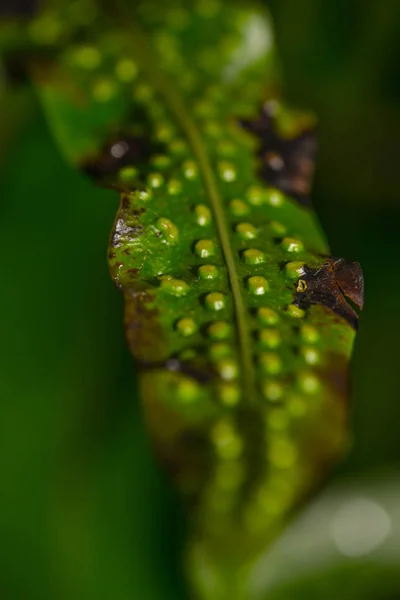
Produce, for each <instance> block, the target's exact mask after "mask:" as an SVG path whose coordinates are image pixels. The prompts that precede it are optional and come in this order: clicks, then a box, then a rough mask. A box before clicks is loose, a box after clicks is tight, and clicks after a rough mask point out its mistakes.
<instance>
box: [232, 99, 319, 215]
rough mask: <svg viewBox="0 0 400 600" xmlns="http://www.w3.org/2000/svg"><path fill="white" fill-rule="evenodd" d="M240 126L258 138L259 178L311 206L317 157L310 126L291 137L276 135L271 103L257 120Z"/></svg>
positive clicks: (314, 139) (276, 129) (245, 122)
mask: <svg viewBox="0 0 400 600" xmlns="http://www.w3.org/2000/svg"><path fill="white" fill-rule="evenodd" d="M240 122H241V124H242V126H243V127H245V128H246V129H247V130H249V131H251V132H252V133H253V134H255V135H256V136H257V137H258V138H259V141H260V145H259V147H258V150H257V156H258V157H259V159H260V162H261V165H260V169H259V173H258V174H259V177H261V179H263V180H264V181H266V183H267V184H268V185H270V186H273V187H276V188H278V189H279V190H281V191H282V192H283V193H284V194H287V195H288V196H291V197H293V198H295V199H296V200H297V201H298V202H300V203H301V204H302V205H304V206H311V202H310V192H311V185H312V180H313V175H314V165H315V157H316V153H317V139H316V133H315V129H314V128H311V127H310V126H309V127H308V128H306V129H304V130H303V131H302V132H301V133H299V134H297V135H295V136H294V137H283V136H282V135H280V134H279V133H278V128H277V125H276V118H275V117H274V110H273V104H271V103H266V104H265V105H264V107H263V109H262V111H261V114H260V116H259V117H258V119H256V120H252V121H250V120H241V121H240Z"/></svg>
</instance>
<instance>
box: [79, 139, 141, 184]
mask: <svg viewBox="0 0 400 600" xmlns="http://www.w3.org/2000/svg"><path fill="white" fill-rule="evenodd" d="M150 154H151V146H150V144H149V142H148V141H147V140H146V138H145V137H142V136H136V135H127V134H124V135H123V134H121V135H115V136H113V137H112V138H111V139H110V140H108V141H107V143H105V144H104V145H103V147H102V149H101V150H100V152H99V154H98V156H96V157H95V158H90V159H88V160H87V161H86V162H84V164H83V165H82V169H83V171H84V172H85V173H86V174H87V175H89V176H90V177H92V178H93V179H95V180H96V181H98V182H100V183H103V182H106V181H107V180H109V179H111V178H112V177H113V176H115V175H117V173H118V171H119V170H120V169H122V167H127V166H136V165H139V164H142V163H146V162H147V161H148V159H149V157H150Z"/></svg>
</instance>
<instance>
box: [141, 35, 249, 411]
mask: <svg viewBox="0 0 400 600" xmlns="http://www.w3.org/2000/svg"><path fill="white" fill-rule="evenodd" d="M132 47H133V50H134V54H135V59H136V60H137V61H138V62H139V63H140V64H141V65H142V67H143V68H144V69H145V71H146V72H147V74H148V75H149V77H150V78H151V80H152V84H153V85H154V87H155V88H156V89H158V90H159V92H160V93H161V94H162V95H163V96H164V98H165V100H166V101H167V103H168V105H169V107H170V109H171V112H173V114H174V115H175V118H176V119H177V121H178V122H179V123H180V125H181V127H182V129H183V131H184V132H185V134H186V136H187V139H188V142H189V143H190V145H191V148H192V150H193V153H194V156H195V157H196V159H197V161H198V165H199V170H200V173H201V175H202V178H203V182H204V186H205V188H206V191H207V193H208V196H209V199H210V204H211V207H212V209H213V213H214V216H215V222H216V228H217V232H218V236H219V239H220V243H221V247H222V252H223V256H224V259H225V262H226V266H227V269H228V275H229V281H230V286H231V291H232V297H233V303H234V311H235V317H236V325H237V332H238V338H239V349H240V362H241V373H242V388H243V398H244V400H245V401H246V402H247V403H252V402H254V400H255V397H256V389H255V372H254V364H253V358H252V343H251V333H250V330H249V327H248V320H247V309H246V305H245V301H244V297H243V294H242V291H241V287H240V283H239V275H238V271H237V268H236V263H235V258H234V255H233V251H232V247H231V243H230V236H229V230H228V227H227V225H226V220H225V213H224V209H223V204H222V198H221V195H220V193H219V190H218V185H217V182H216V178H215V175H214V172H213V169H212V167H211V164H210V162H209V160H208V157H207V152H206V149H205V147H204V143H203V140H202V137H201V135H200V132H199V130H198V128H197V127H196V125H195V123H194V121H193V119H192V118H191V116H190V114H189V113H188V111H187V110H186V106H185V104H184V102H183V99H182V97H181V95H180V94H179V93H178V92H177V91H176V89H175V88H174V87H172V86H171V85H170V84H169V81H168V79H167V78H166V77H165V75H164V72H163V71H162V70H161V69H158V67H157V66H156V62H157V61H156V60H155V58H156V57H155V56H154V60H151V58H150V56H151V54H153V52H152V50H151V48H150V46H149V44H148V43H147V40H146V38H145V36H144V34H143V33H142V32H141V31H140V30H139V29H138V28H137V27H134V32H133V35H132Z"/></svg>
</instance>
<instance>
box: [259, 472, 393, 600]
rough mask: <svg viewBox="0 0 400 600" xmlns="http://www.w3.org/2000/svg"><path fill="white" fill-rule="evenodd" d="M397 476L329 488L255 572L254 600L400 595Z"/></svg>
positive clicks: (366, 599)
mask: <svg viewBox="0 0 400 600" xmlns="http://www.w3.org/2000/svg"><path fill="white" fill-rule="evenodd" d="M399 548H400V477H399V473H398V472H397V471H388V472H386V473H381V474H377V473H376V472H374V473H369V474H366V475H364V476H363V477H362V478H360V476H358V477H357V478H353V480H350V481H345V480H343V481H342V482H338V483H336V484H335V485H332V486H330V487H329V488H328V489H326V490H325V491H324V493H323V494H321V496H320V497H319V498H318V499H317V500H316V501H314V502H313V503H312V504H311V505H310V506H309V507H308V508H307V509H305V511H304V512H303V513H302V514H301V515H300V516H299V517H298V518H297V519H296V520H295V521H294V523H292V525H291V526H290V527H289V528H288V530H287V531H286V532H285V533H284V534H283V535H282V536H281V538H280V539H279V540H278V541H277V542H276V543H275V544H274V546H273V547H272V549H271V551H270V552H269V553H267V554H266V555H265V557H264V558H263V559H262V560H260V562H259V563H258V565H257V566H256V567H255V569H254V571H253V574H252V578H253V581H254V588H255V589H256V592H255V595H254V598H255V599H257V600H258V599H260V600H266V599H267V598H268V599H271V600H292V599H293V600H294V599H296V598H303V597H304V598H312V599H314V598H324V600H325V599H326V600H331V599H332V600H333V599H334V598H337V597H338V596H340V597H341V598H343V599H344V600H378V599H379V600H383V599H386V598H397V597H398V596H399V594H400V553H399Z"/></svg>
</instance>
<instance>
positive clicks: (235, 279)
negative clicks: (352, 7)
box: [25, 0, 363, 600]
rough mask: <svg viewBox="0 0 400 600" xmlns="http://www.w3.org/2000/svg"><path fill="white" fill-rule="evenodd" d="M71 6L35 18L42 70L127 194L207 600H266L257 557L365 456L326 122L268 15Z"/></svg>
mask: <svg viewBox="0 0 400 600" xmlns="http://www.w3.org/2000/svg"><path fill="white" fill-rule="evenodd" d="M89 5H90V6H89ZM71 6H72V3H64V2H58V3H56V2H54V3H50V6H49V7H48V8H46V7H44V8H43V9H42V12H41V13H40V14H39V15H38V16H37V18H36V19H35V20H34V21H31V22H30V23H29V26H28V33H27V36H28V38H29V40H30V43H31V45H32V48H33V50H32V51H31V53H30V56H33V57H34V58H33V60H29V59H28V58H27V59H26V60H27V71H28V73H29V75H30V76H31V77H32V78H33V81H34V83H35V86H36V89H37V92H38V95H39V97H40V99H41V102H42V105H43V108H44V110H45V112H46V114H47V117H48V120H49V123H50V126H51V127H52V130H53V132H54V135H55V137H56V139H57V140H58V142H59V145H60V148H61V151H62V152H63V154H64V156H65V157H66V159H67V160H68V161H70V162H71V163H72V164H73V165H75V166H76V167H77V168H79V169H81V170H82V172H84V173H86V174H87V175H88V176H89V177H91V178H92V179H93V181H94V182H95V183H96V185H100V186H106V187H108V188H111V189H114V190H116V192H117V193H119V195H120V205H119V208H118V211H117V215H116V219H115V223H114V226H113V229H112V233H111V236H110V245H109V252H108V260H109V268H110V273H111V276H112V279H113V281H114V282H115V284H116V286H117V288H118V289H119V290H120V291H121V292H122V294H123V295H124V298H125V306H126V311H125V328H126V334H127V340H128V344H129V347H130V350H131V352H132V354H133V356H134V358H135V359H136V364H137V367H138V370H139V374H140V389H141V395H142V399H143V405H144V411H145V418H146V422H147V426H148V429H149V432H150V435H151V437H152V441H153V444H154V448H155V451H156V453H157V456H158V457H159V460H160V462H161V464H162V465H163V466H164V467H165V469H167V471H168V472H169V473H170V476H171V479H172V481H173V484H174V485H175V487H176V489H177V490H178V491H179V493H180V494H181V497H182V498H183V500H184V502H185V504H186V507H187V509H188V511H187V514H188V523H189V527H188V530H189V540H188V549H187V560H186V562H187V565H188V577H189V580H190V583H191V586H192V589H193V590H195V591H194V594H195V597H198V598H204V599H210V600H214V599H218V600H224V599H225V598H226V599H227V598H238V599H243V600H244V599H247V598H253V597H255V596H254V594H253V590H252V585H253V584H252V581H253V580H252V572H253V569H254V568H255V565H256V563H257V560H258V559H259V558H260V556H261V554H262V553H263V552H264V551H265V550H266V548H267V547H268V545H269V544H270V543H271V541H272V540H273V539H274V538H275V537H276V535H277V534H278V533H279V531H280V530H281V528H282V527H283V526H284V525H285V523H286V522H287V520H288V518H289V516H290V515H291V514H292V513H293V511H294V509H295V508H296V507H298V506H299V505H300V504H301V503H302V502H303V501H304V499H305V498H306V497H308V496H309V495H310V493H311V491H312V490H314V489H315V488H317V487H318V485H319V484H320V482H321V481H322V480H323V478H324V477H325V475H326V473H327V472H328V470H329V467H330V466H331V465H332V464H334V463H335V462H336V461H337V460H338V459H339V458H340V456H341V455H342V453H343V451H344V450H345V449H346V447H347V406H346V401H345V400H346V389H347V367H348V361H349V358H350V354H351V350H352V345H353V341H354V335H355V328H356V325H357V313H356V310H355V306H356V307H358V308H361V306H362V295H363V288H362V274H361V270H360V267H359V265H358V264H357V263H349V262H346V261H343V260H340V259H333V258H328V257H329V248H328V246H327V243H326V241H325V239H324V236H323V234H322V233H321V230H320V227H319V224H318V222H317V220H316V216H315V213H314V212H313V211H312V210H311V209H310V208H309V207H308V198H309V191H310V185H311V178H312V172H313V166H314V154H315V150H316V142H315V136H314V133H313V127H314V125H313V119H312V118H311V117H310V116H309V115H303V114H298V113H296V112H293V111H290V110H288V109H287V108H286V107H285V105H284V104H283V103H282V102H281V101H280V100H279V99H277V98H276V95H275V91H274V90H275V81H276V67H275V48H274V42H273V32H272V28H271V22H270V18H269V15H268V14H267V13H266V12H265V11H264V9H262V8H260V6H259V5H258V4H256V3H254V4H252V3H250V2H246V3H242V2H236V3H235V2H229V3H223V2H222V1H220V0H197V1H194V2H180V1H178V0H174V1H171V2H169V3H167V4H165V3H161V2H158V1H154V0H153V1H147V2H139V3H128V2H127V3H124V2H121V3H119V5H118V6H119V8H118V11H117V12H118V15H113V13H112V11H110V12H108V13H107V14H103V12H102V11H101V10H100V8H99V7H96V5H95V4H93V3H92V2H91V3H87V6H88V7H89V8H90V7H91V8H90V10H91V11H92V12H90V11H89V8H88V9H87V10H88V11H89V12H88V13H87V15H88V14H89V13H90V18H88V17H87V15H86V17H85V14H86V13H85V11H83V12H82V13H81V14H80V15H77V14H76V13H74V12H73V11H72V10H71ZM82 6H86V4H85V2H82ZM121 15H122V16H121ZM49 20H50V21H51V23H52V28H50V29H49V27H48V26H46V23H47V24H48V22H49ZM49 31H50V32H51V35H50V34H49ZM25 44H26V40H25ZM260 115H261V116H260ZM82 202H84V198H83V199H82Z"/></svg>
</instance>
